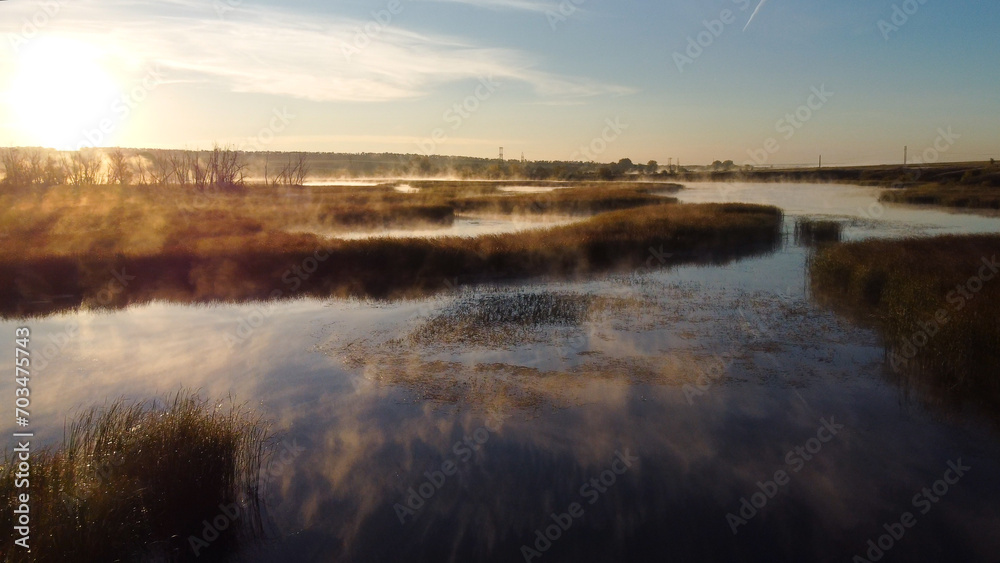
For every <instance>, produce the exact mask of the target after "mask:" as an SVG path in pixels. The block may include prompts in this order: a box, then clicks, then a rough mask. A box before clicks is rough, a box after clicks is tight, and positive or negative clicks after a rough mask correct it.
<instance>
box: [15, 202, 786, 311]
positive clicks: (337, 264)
mask: <svg viewBox="0 0 1000 563" xmlns="http://www.w3.org/2000/svg"><path fill="white" fill-rule="evenodd" d="M781 223H782V214H781V211H780V210H779V209H777V208H775V207H770V206H760V205H744V204H705V205H652V206H646V207H642V208H639V209H633V210H627V211H612V212H607V213H601V214H598V215H596V216H594V217H592V218H590V219H588V220H585V221H582V222H579V223H575V224H571V225H566V226H561V227H555V228H550V229H544V230H533V231H522V232H518V233H509V234H503V235H489V236H480V237H477V238H457V237H453V238H440V239H389V238H373V239H367V240H351V241H347V240H323V239H320V238H319V237H316V236H313V235H291V234H288V233H273V232H266V231H265V232H261V231H252V230H250V229H248V230H247V231H246V232H244V233H242V234H239V235H227V234H225V233H216V236H211V237H205V238H201V239H198V240H196V241H194V242H193V243H192V242H191V241H186V242H182V243H178V244H176V245H173V246H170V247H168V248H167V249H166V250H163V251H159V252H155V253H134V254H132V253H124V252H116V253H112V252H91V253H86V254H78V255H69V256H42V257H38V258H33V259H32V258H26V257H23V256H11V255H9V254H3V253H0V288H2V290H3V291H2V292H0V311H2V313H3V314H4V315H8V316H20V315H29V314H36V313H44V312H49V311H52V310H58V309H64V308H70V307H75V306H80V305H83V306H91V307H93V306H107V307H119V306H124V305H128V304H130V303H143V302H147V301H149V300H153V299H160V300H171V301H180V302H205V301H213V300H252V299H267V298H273V297H299V296H321V297H329V296H374V297H399V296H405V295H415V294H423V293H426V292H435V291H439V290H441V289H443V288H444V287H445V283H446V280H447V281H454V280H455V279H458V280H459V281H460V282H476V281H481V280H497V279H511V278H523V277H527V276H561V277H566V276H577V275H584V274H588V273H591V272H597V271H608V270H615V269H632V268H635V267H637V266H650V265H652V266H657V267H658V266H664V265H669V264H674V263H691V262H696V263H719V262H725V261H728V260H731V259H734V258H738V257H741V256H747V255H752V254H754V253H759V252H764V251H769V250H771V249H773V248H774V247H775V245H776V244H777V243H778V241H779V240H780V237H781ZM651 248H652V249H654V250H656V251H657V252H656V254H653V253H652V252H651V251H650V249H651ZM668 255H669V256H668ZM123 270H124V272H125V273H126V274H128V275H130V276H134V279H132V280H129V282H128V286H127V287H121V285H120V284H117V282H116V279H115V278H114V276H113V274H112V272H122V271H123ZM116 284H117V285H116Z"/></svg>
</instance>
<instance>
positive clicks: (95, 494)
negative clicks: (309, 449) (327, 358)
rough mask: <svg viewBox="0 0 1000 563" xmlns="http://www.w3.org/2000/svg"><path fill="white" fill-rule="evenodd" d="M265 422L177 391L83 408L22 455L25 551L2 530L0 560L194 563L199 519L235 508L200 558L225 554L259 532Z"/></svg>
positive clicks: (7, 502)
mask: <svg viewBox="0 0 1000 563" xmlns="http://www.w3.org/2000/svg"><path fill="white" fill-rule="evenodd" d="M267 441H268V430H267V425H266V424H265V423H264V422H263V421H262V420H261V419H260V418H259V417H258V416H257V415H255V414H254V413H252V412H250V411H248V410H247V409H246V408H244V407H241V406H236V405H233V404H232V403H231V401H230V402H229V403H228V404H226V403H217V402H209V401H204V400H202V399H199V398H198V397H197V396H196V395H195V394H193V393H189V392H185V391H181V392H178V393H176V394H174V395H173V396H171V397H168V398H167V399H166V401H163V402H160V401H141V402H131V401H127V400H125V399H119V400H116V401H114V402H112V403H110V404H108V405H106V406H103V407H96V408H92V409H90V410H88V411H85V412H83V413H81V414H80V415H79V416H77V417H76V418H75V419H74V420H73V421H72V422H70V423H69V424H68V427H67V430H66V433H65V437H64V439H63V443H62V444H61V445H60V446H59V447H53V448H48V449H43V450H38V451H32V453H31V477H30V487H29V488H28V489H27V492H29V494H30V506H31V531H32V533H31V545H32V549H31V553H30V556H29V554H27V553H25V552H24V550H23V549H21V548H19V547H18V548H15V546H14V545H13V543H12V542H13V540H14V538H13V537H12V534H10V533H6V534H3V535H2V536H0V552H2V553H3V554H4V557H3V560H4V561H6V562H19V561H79V562H89V561H93V562H106V561H131V560H137V559H140V558H159V559H163V560H172V561H186V560H194V559H195V558H196V556H195V551H194V550H193V549H192V548H191V545H190V540H189V538H190V537H191V536H195V537H199V538H201V537H203V531H204V527H205V524H204V523H203V522H204V521H206V520H207V521H213V520H214V519H215V518H216V517H218V516H219V515H220V514H223V512H224V509H223V507H228V511H229V514H232V507H233V506H238V508H239V512H238V516H236V517H235V519H231V520H230V523H229V525H227V526H226V527H225V529H223V530H221V531H219V536H218V538H216V539H214V541H212V542H211V543H210V545H209V546H208V547H203V548H202V549H200V550H199V554H200V555H201V557H200V558H199V560H213V559H216V558H221V556H224V555H228V554H231V553H232V552H233V551H234V550H236V549H237V548H238V547H239V545H240V543H241V541H244V540H246V539H248V538H253V537H257V536H259V535H260V533H261V531H262V526H261V516H260V491H259V484H260V476H261V468H262V466H263V463H264V461H265V457H266V452H267V451H268V450H267V446H266V443H267ZM14 462H15V458H14V455H13V453H7V454H5V455H4V458H3V463H4V466H3V467H2V468H0V499H2V503H3V510H2V514H0V525H3V527H4V528H5V529H6V530H8V531H11V530H13V526H14V523H13V519H12V518H13V516H14V513H13V511H14V508H15V503H16V500H15V499H16V493H23V492H25V491H26V490H25V489H15V488H14V479H13V476H12V473H13V472H14V471H15V469H14V465H15V463H14Z"/></svg>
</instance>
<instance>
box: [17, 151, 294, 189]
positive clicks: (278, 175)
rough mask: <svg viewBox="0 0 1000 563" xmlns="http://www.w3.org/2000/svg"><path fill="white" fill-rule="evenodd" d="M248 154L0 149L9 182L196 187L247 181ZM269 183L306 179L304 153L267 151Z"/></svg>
mask: <svg viewBox="0 0 1000 563" xmlns="http://www.w3.org/2000/svg"><path fill="white" fill-rule="evenodd" d="M249 154H250V153H246V152H243V151H239V150H236V149H234V148H231V147H220V146H215V147H214V148H212V150H210V151H182V150H176V151H170V150H137V149H120V148H112V149H83V150H80V151H76V152H69V153H65V152H59V151H53V150H47V149H35V148H27V149H22V148H6V149H3V150H0V166H2V168H3V179H2V180H0V185H3V186H6V187H30V186H42V187H47V186H57V185H73V186H84V185H97V184H107V185H122V186H126V185H128V186H158V185H167V184H176V185H180V186H192V187H194V188H196V189H201V190H203V189H206V188H209V187H211V188H224V189H234V188H240V187H242V186H245V185H246V183H247V182H248V181H251V180H252V179H256V178H251V176H250V159H249V157H248V156H249ZM263 162H264V165H263V176H262V177H261V178H259V179H258V181H259V180H262V181H263V182H264V183H266V184H270V185H273V186H278V185H289V186H292V185H302V183H304V182H305V179H306V177H307V176H308V175H309V164H308V162H307V158H306V155H305V153H295V154H289V153H285V154H281V155H271V154H270V153H267V154H266V155H265V157H264V161H263Z"/></svg>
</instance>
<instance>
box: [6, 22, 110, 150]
mask: <svg viewBox="0 0 1000 563" xmlns="http://www.w3.org/2000/svg"><path fill="white" fill-rule="evenodd" d="M118 95H120V88H119V85H118V83H117V81H116V80H115V79H114V78H113V77H112V75H111V74H109V73H108V71H107V70H105V68H104V67H103V66H102V64H101V62H100V52H99V51H98V49H96V48H95V47H94V46H92V45H89V44H86V43H82V42H80V41H76V40H72V39H65V38H56V37H40V38H38V39H36V40H35V41H32V42H31V43H29V44H27V45H25V46H23V47H22V48H21V50H20V52H19V53H18V59H17V67H16V69H15V71H14V76H13V81H12V83H11V86H10V90H9V97H8V99H9V101H10V105H11V108H10V110H11V112H12V114H13V116H14V122H15V123H16V124H17V127H18V128H19V129H20V131H21V133H22V135H23V136H24V137H25V138H27V139H31V140H32V141H33V142H32V144H36V145H40V146H46V147H53V148H57V149H64V150H65V149H76V148H78V147H80V146H81V145H94V144H100V143H95V142H94V136H93V135H91V136H90V137H89V138H88V136H87V133H88V131H92V130H97V129H98V128H99V127H100V123H101V121H102V120H111V121H112V122H113V120H114V119H115V114H114V111H113V103H114V100H115V98H116V96H118ZM104 140H107V136H106V135H105V136H104Z"/></svg>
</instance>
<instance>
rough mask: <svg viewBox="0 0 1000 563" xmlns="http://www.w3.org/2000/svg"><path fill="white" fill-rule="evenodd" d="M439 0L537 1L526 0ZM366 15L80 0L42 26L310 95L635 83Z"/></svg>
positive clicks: (181, 77)
mask: <svg viewBox="0 0 1000 563" xmlns="http://www.w3.org/2000/svg"><path fill="white" fill-rule="evenodd" d="M434 1H461V2H466V3H470V4H481V5H485V4H496V5H509V6H515V5H521V4H531V5H537V4H536V3H532V2H528V1H526V0H481V1H479V2H473V1H472V0H434ZM370 23H371V22H370V21H366V20H354V19H348V18H343V17H337V18H334V17H324V16H317V15H313V14H309V15H306V14H297V13H293V12H288V11H284V10H277V9H267V8H252V7H248V6H246V5H245V4H244V5H242V6H240V7H239V8H237V9H235V10H233V11H232V12H227V13H225V15H224V17H222V16H219V15H217V14H216V13H215V11H214V10H212V9H211V8H206V7H204V6H202V7H201V8H196V7H194V5H193V4H192V3H191V2H190V1H189V0H174V1H173V2H169V3H164V2H160V3H151V2H150V3H144V2H142V1H139V0H129V1H127V2H107V1H105V2H96V1H94V0H81V1H80V2H78V3H74V10H73V11H72V12H69V11H68V10H67V11H66V12H65V13H63V14H62V15H61V16H60V18H58V19H56V20H54V21H53V22H52V25H51V26H50V27H49V28H46V30H45V31H46V32H47V33H59V34H61V35H66V36H72V37H74V38H76V39H78V40H80V41H85V42H87V43H91V44H94V45H97V46H99V47H100V48H101V49H102V50H103V51H104V52H106V53H108V54H109V57H110V58H115V59H118V64H119V66H122V67H128V68H133V69H135V68H141V67H143V66H148V65H151V64H153V63H156V64H159V65H160V66H161V68H163V69H165V74H166V76H167V78H168V79H169V80H173V81H184V82H190V81H199V82H202V83H204V84H206V85H207V86H211V87H215V88H219V89H228V90H230V91H234V92H243V93H261V94H271V95H275V96H290V97H295V98H301V99H308V100H314V101H354V102H380V101H391V100H399V99H407V98H416V97H422V96H427V95H430V94H432V93H433V92H434V91H435V89H436V88H437V87H438V86H440V85H442V84H446V83H451V82H457V81H463V80H478V79H481V78H490V77H492V78H491V79H492V80H494V81H496V82H498V83H500V84H501V85H504V86H506V85H508V84H510V83H511V82H514V83H519V84H521V85H527V86H528V87H529V88H530V89H531V90H532V91H533V92H534V93H535V95H536V96H538V97H540V98H544V99H578V98H587V97H593V96H600V95H623V94H629V93H632V92H634V90H632V89H630V88H627V87H624V86H618V85H614V84H606V83H604V82H601V81H598V80H593V79H590V78H586V77H576V76H565V75H559V74H555V73H551V72H547V71H544V70H541V69H539V68H538V66H539V65H538V61H537V60H536V58H535V57H533V56H531V55H530V54H528V53H525V52H523V51H520V50H516V49H508V48H492V47H484V46H480V45H476V44H474V43H472V42H470V41H468V40H464V39H460V38H455V37H449V36H444V35H427V34H420V33H415V32H411V31H407V30H405V29H403V28H401V27H399V26H397V25H395V24H393V25H389V26H385V27H384V28H381V29H380V30H379V31H378V32H377V33H375V34H373V35H369V36H363V35H359V30H360V29H363V28H364V26H365V25H366V24H369V27H370Z"/></svg>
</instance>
